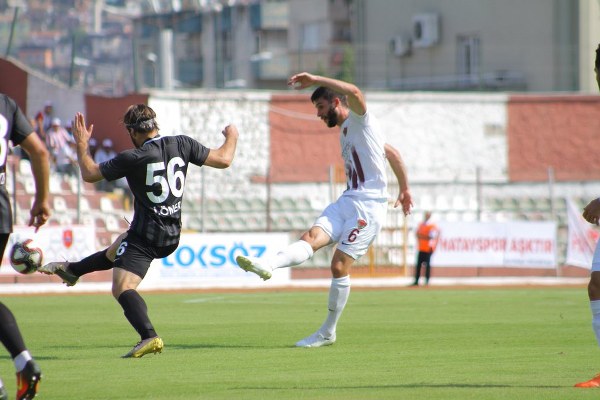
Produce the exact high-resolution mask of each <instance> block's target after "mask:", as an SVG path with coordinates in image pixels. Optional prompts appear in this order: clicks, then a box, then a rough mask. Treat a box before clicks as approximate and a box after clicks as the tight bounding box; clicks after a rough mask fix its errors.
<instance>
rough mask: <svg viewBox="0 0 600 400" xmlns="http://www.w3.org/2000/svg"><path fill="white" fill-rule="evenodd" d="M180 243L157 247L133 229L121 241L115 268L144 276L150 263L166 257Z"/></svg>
mask: <svg viewBox="0 0 600 400" xmlns="http://www.w3.org/2000/svg"><path fill="white" fill-rule="evenodd" d="M177 246H179V244H172V245H170V246H165V247H156V246H154V245H151V244H148V243H147V242H146V241H145V240H144V239H142V238H141V237H140V236H139V235H137V234H136V233H134V232H132V231H128V232H127V236H126V237H125V238H124V239H123V240H122V241H121V244H120V245H119V248H118V249H117V255H116V258H115V262H114V267H115V268H122V269H124V270H125V271H129V272H132V273H134V274H136V275H137V276H139V277H140V278H142V279H143V278H144V276H146V273H147V272H148V268H150V263H151V262H152V261H153V260H155V259H157V258H164V257H166V256H168V255H169V254H171V253H173V252H174V251H175V250H176V249H177Z"/></svg>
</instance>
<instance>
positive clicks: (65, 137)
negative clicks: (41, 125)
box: [46, 118, 71, 168]
mask: <svg viewBox="0 0 600 400" xmlns="http://www.w3.org/2000/svg"><path fill="white" fill-rule="evenodd" d="M69 140H71V136H70V135H69V133H68V132H67V130H66V129H65V128H63V127H62V123H61V120H60V119H59V118H52V123H51V125H50V129H49V130H48V131H47V132H46V147H47V148H48V151H49V152H50V160H51V162H52V165H53V166H54V167H55V168H56V164H57V162H56V161H57V157H58V156H59V153H60V152H61V149H63V148H65V147H68V146H69Z"/></svg>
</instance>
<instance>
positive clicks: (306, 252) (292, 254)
mask: <svg viewBox="0 0 600 400" xmlns="http://www.w3.org/2000/svg"><path fill="white" fill-rule="evenodd" d="M313 254H314V252H313V249H312V247H311V245H310V244H308V242H305V241H304V240H298V241H297V242H294V243H292V244H290V245H289V246H288V247H286V248H285V249H283V250H281V251H280V252H279V253H277V255H275V257H273V258H272V259H271V260H269V261H270V266H271V268H273V269H276V268H285V267H292V266H294V265H298V264H302V263H303V262H304V261H306V260H308V259H309V258H311V257H312V256H313Z"/></svg>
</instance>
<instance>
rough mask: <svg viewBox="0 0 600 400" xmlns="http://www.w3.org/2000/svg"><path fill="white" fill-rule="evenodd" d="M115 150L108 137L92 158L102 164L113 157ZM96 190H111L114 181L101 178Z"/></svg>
mask: <svg viewBox="0 0 600 400" xmlns="http://www.w3.org/2000/svg"><path fill="white" fill-rule="evenodd" d="M116 155H117V152H116V151H115V150H114V149H113V142H112V140H110V139H108V138H107V139H104V140H103V141H102V146H100V148H99V149H98V150H96V152H95V154H94V156H93V159H94V162H95V163H96V164H102V163H103V162H105V161H108V160H111V159H113V158H115V156H116ZM96 187H97V188H98V190H101V191H103V192H112V191H113V189H114V188H115V182H109V181H107V180H106V179H103V180H101V181H100V182H98V183H97V186H96Z"/></svg>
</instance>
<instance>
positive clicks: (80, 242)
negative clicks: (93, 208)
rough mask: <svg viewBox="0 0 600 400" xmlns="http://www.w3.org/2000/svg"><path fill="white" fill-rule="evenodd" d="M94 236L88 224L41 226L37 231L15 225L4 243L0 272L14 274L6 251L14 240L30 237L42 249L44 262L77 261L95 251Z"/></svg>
mask: <svg viewBox="0 0 600 400" xmlns="http://www.w3.org/2000/svg"><path fill="white" fill-rule="evenodd" d="M95 238H96V231H95V228H92V227H88V226H81V225H72V226H68V227H62V226H42V227H41V228H40V229H39V230H38V232H37V233H35V230H34V228H32V227H30V226H15V227H14V228H13V233H12V234H11V235H10V237H9V239H8V244H7V245H6V251H5V252H4V257H3V258H2V268H0V274H16V272H15V271H14V270H13V269H12V268H11V267H10V263H9V261H8V253H9V251H10V248H11V247H12V245H13V243H15V242H16V241H23V240H25V239H32V240H33V243H34V244H35V246H37V247H39V248H40V249H42V252H43V253H44V258H43V263H44V264H45V263H47V262H51V261H64V260H68V261H79V260H81V259H82V258H84V257H86V256H89V255H90V254H92V253H95V252H96V239H95ZM5 267H8V268H5Z"/></svg>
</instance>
